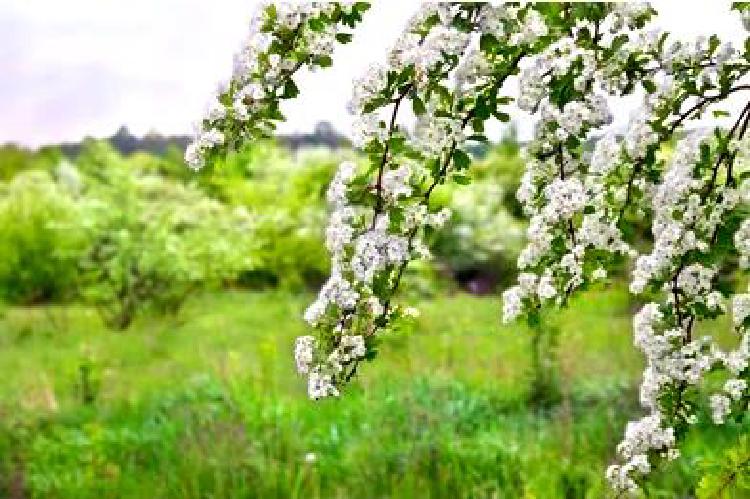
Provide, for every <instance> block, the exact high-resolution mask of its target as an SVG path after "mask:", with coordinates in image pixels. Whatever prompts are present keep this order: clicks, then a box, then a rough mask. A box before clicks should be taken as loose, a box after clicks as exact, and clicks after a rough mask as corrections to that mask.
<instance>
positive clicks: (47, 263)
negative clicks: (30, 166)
mask: <svg viewBox="0 0 750 499" xmlns="http://www.w3.org/2000/svg"><path fill="white" fill-rule="evenodd" d="M0 189H1V190H2V191H4V192H2V198H1V199H0V237H1V238H2V244H0V295H2V296H3V297H4V298H5V299H7V300H8V301H11V302H17V303H37V302H41V301H49V300H60V299H65V298H69V297H70V296H71V294H72V293H73V291H74V289H75V283H76V281H77V268H76V264H77V261H78V258H79V256H80V255H81V253H82V251H83V248H84V246H85V238H84V234H83V232H82V231H81V230H80V228H79V219H80V216H81V214H80V211H79V206H78V205H77V203H76V200H75V199H74V197H73V194H72V193H71V192H70V191H69V190H68V189H67V188H66V187H64V186H62V185H61V184H60V183H57V182H55V180H54V179H53V178H52V177H51V176H50V175H49V174H48V173H46V172H44V171H33V170H32V171H27V172H23V173H19V174H17V175H16V176H15V177H14V178H13V179H12V180H11V181H10V183H9V184H7V185H5V186H2V187H0Z"/></svg>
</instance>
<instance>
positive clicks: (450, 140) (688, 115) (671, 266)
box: [186, 3, 750, 493]
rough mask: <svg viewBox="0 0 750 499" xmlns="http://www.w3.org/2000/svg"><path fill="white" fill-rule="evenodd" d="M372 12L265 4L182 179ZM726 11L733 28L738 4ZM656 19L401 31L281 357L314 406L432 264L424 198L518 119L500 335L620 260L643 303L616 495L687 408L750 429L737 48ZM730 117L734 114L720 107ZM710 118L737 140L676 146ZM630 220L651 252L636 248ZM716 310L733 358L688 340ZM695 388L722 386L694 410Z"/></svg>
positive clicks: (511, 16) (747, 113) (369, 84)
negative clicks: (637, 378) (515, 241)
mask: <svg viewBox="0 0 750 499" xmlns="http://www.w3.org/2000/svg"><path fill="white" fill-rule="evenodd" d="M367 8H368V5H367V4H365V3H322V4H302V5H290V4H282V3H276V4H267V5H264V6H262V7H261V8H260V9H259V10H258V12H257V15H256V17H255V19H254V21H253V23H252V27H251V33H250V36H249V38H248V40H247V43H246V44H245V45H244V47H243V48H242V50H241V52H240V53H239V54H238V55H237V57H236V63H235V71H234V74H233V76H232V78H231V80H230V81H229V83H228V84H227V85H225V86H224V87H222V89H221V90H220V91H219V94H218V96H217V97H216V100H215V102H214V104H213V105H211V106H210V108H209V110H208V112H207V114H206V116H205V118H204V119H203V120H202V121H201V126H200V130H199V131H198V133H197V137H196V139H195V142H194V143H193V144H192V145H191V146H190V147H189V148H188V150H187V153H186V160H187V162H188V163H189V165H190V166H192V167H194V168H200V167H201V166H202V165H203V164H205V163H206V162H208V161H211V159H212V158H213V157H215V156H216V155H218V154H224V153H226V152H227V151H229V150H231V149H233V148H236V147H237V146H238V145H240V144H242V143H243V142H245V141H251V140H253V139H255V138H258V137H264V136H268V135H271V134H272V133H273V129H274V126H275V123H277V122H279V121H281V120H283V119H284V116H283V115H282V114H281V112H280V110H279V103H280V101H281V100H284V99H291V98H294V97H295V96H296V95H297V94H298V88H297V86H296V85H295V82H294V77H295V75H296V74H297V72H298V71H300V70H301V69H303V68H318V67H320V68H325V67H328V66H330V65H331V63H332V56H333V52H334V50H335V47H336V45H337V44H338V43H347V42H349V41H350V40H351V38H352V29H353V28H355V27H356V25H357V24H358V23H359V22H360V21H361V20H362V17H363V15H365V12H366V11H367ZM733 8H734V9H735V10H737V11H738V15H739V16H741V18H742V20H743V22H745V23H746V25H747V21H748V15H750V7H748V5H747V4H744V3H740V4H735V5H734V6H733ZM655 14H656V12H655V11H654V10H653V9H652V8H651V7H650V6H648V5H646V4H632V3H617V4H606V3H560V4H553V3H540V4H523V5H516V4H503V5H497V6H495V5H489V4H479V3H440V4H428V5H425V6H423V7H421V8H420V9H419V10H418V12H416V13H415V14H414V16H413V17H412V19H411V20H410V21H409V23H408V24H407V26H406V28H405V29H404V32H403V34H402V35H401V36H400V37H399V39H398V40H397V41H396V42H395V44H394V45H393V47H392V48H391V49H390V50H389V51H388V52H387V53H386V54H385V57H384V59H383V60H382V61H376V62H374V63H373V64H372V65H371V66H370V68H369V69H368V71H367V72H366V73H365V74H364V75H362V77H361V78H360V79H359V80H358V81H356V82H355V85H354V89H353V92H352V99H351V102H350V104H349V111H350V112H351V113H352V114H353V115H354V116H355V117H356V124H355V126H354V129H353V130H352V135H353V137H354V138H355V143H356V145H357V146H358V147H359V148H360V149H361V151H362V152H363V153H364V154H365V155H366V157H367V163H366V164H365V165H358V164H355V163H353V162H345V163H343V164H341V166H340V168H339V170H338V173H337V174H336V176H335V178H334V180H333V182H332V183H331V185H330V187H329V190H328V202H329V204H330V219H329V223H328V227H327V229H326V244H327V247H328V250H329V251H330V254H331V269H332V270H331V276H330V278H329V279H328V281H327V282H326V283H325V285H324V286H323V287H322V289H321V290H320V293H319V295H318V297H317V299H316V300H315V302H314V303H312V305H310V307H309V308H308V309H307V311H306V313H305V320H306V321H307V322H308V323H309V324H310V326H311V328H312V329H313V330H314V334H311V335H309V336H303V337H300V338H299V339H298V340H297V344H296V346H295V358H296V364H297V368H298V370H299V372H300V373H303V374H305V375H307V376H308V380H309V381H308V387H309V395H310V397H312V398H314V399H317V398H321V397H326V396H332V395H333V396H337V395H339V394H340V392H341V391H342V389H343V387H344V386H345V385H346V383H347V382H348V381H350V380H351V378H352V377H353V376H354V375H355V374H356V371H357V369H358V368H359V366H360V364H361V363H362V361H363V360H371V359H372V358H374V357H375V353H376V344H377V338H378V336H379V335H380V334H382V333H383V332H384V331H387V330H388V328H389V326H391V325H392V324H393V322H394V321H395V320H397V319H399V318H400V317H403V316H405V315H409V314H410V313H413V312H412V310H413V309H411V308H408V307H402V306H400V305H399V304H397V303H396V302H395V301H394V298H395V295H396V293H397V290H398V288H399V284H400V282H401V279H402V276H403V274H404V271H405V269H406V267H407V266H408V264H409V262H411V261H413V260H415V259H420V258H427V257H429V248H428V240H429V237H430V235H431V234H432V233H433V232H434V231H436V230H438V229H439V227H440V226H441V225H442V224H443V223H444V222H445V221H446V220H447V219H448V218H449V217H450V213H449V212H448V211H447V210H439V211H438V210H436V209H435V208H434V206H433V203H431V200H430V198H431V195H432V193H433V191H434V190H435V188H436V187H438V186H439V185H441V184H444V183H446V182H455V183H458V184H465V183H467V182H469V176H468V171H469V170H470V168H471V164H472V157H471V155H470V154H469V153H468V151H467V149H468V147H469V146H470V144H471V143H472V142H485V141H486V140H487V139H486V137H485V135H484V130H485V125H486V123H487V122H488V121H489V120H500V121H508V119H509V115H508V109H510V106H516V107H517V108H519V109H521V110H522V111H525V112H527V113H528V114H529V119H534V120H535V122H536V126H535V129H534V137H533V140H532V141H531V142H530V143H529V144H528V145H527V146H526V148H525V155H526V156H525V157H526V170H525V172H524V174H523V178H522V180H521V186H520V188H519V189H518V192H517V198H518V200H519V201H520V202H521V203H522V205H523V207H524V210H525V212H526V214H527V216H528V218H529V228H528V233H527V246H526V247H525V249H524V250H523V252H522V254H521V255H520V257H519V260H518V268H519V272H520V273H519V278H518V284H517V285H516V286H514V287H512V288H510V289H508V290H507V291H505V292H504V293H503V302H504V304H503V318H504V320H505V321H514V320H517V319H519V318H522V317H524V318H526V320H528V321H530V322H532V323H533V322H535V321H538V320H539V319H538V316H539V314H540V311H541V310H543V309H544V308H545V307H548V306H562V305H565V304H566V302H567V301H568V299H569V298H570V297H571V295H572V294H574V293H576V292H577V291H578V290H581V289H584V288H586V287H587V286H589V285H591V284H592V283H594V282H596V281H601V280H605V279H606V278H607V273H608V271H609V270H611V269H612V268H613V267H614V266H615V265H616V264H618V263H621V262H623V261H624V260H630V261H632V267H633V269H634V270H633V271H632V279H631V284H630V290H631V292H632V293H634V294H637V295H643V296H644V297H645V298H646V300H647V301H648V302H647V303H646V304H645V305H644V306H643V307H642V308H641V310H640V311H639V312H637V313H636V314H635V317H634V320H633V327H634V340H635V345H636V346H637V347H638V348H639V349H640V350H641V351H642V352H643V354H644V355H645V358H646V369H645V371H644V373H643V380H642V385H641V395H640V398H641V403H642V405H643V408H644V411H645V413H646V414H645V416H644V417H643V418H642V419H639V420H637V421H633V422H631V423H629V424H628V425H627V428H626V429H625V436H624V439H623V441H622V443H621V444H620V445H619V446H618V454H619V456H620V461H619V462H618V463H615V464H613V465H612V466H610V467H609V469H608V470H607V477H608V479H609V481H610V483H611V484H612V486H613V487H614V489H615V490H616V491H618V492H619V493H627V492H631V491H634V490H636V489H637V488H638V485H639V484H640V483H641V482H642V481H643V480H644V479H645V476H646V475H647V474H648V473H649V471H650V470H651V469H652V468H653V467H654V466H655V465H656V464H657V463H658V462H659V461H660V460H663V459H667V460H671V459H675V458H677V457H678V456H679V443H680V441H681V439H682V438H683V437H684V436H685V434H686V433H687V432H688V431H689V428H690V425H691V424H693V423H694V422H695V421H696V418H697V414H698V411H699V408H700V407H702V406H708V407H709V408H710V410H711V414H712V417H713V420H714V422H715V423H716V424H722V423H723V422H724V421H726V420H728V419H730V418H732V417H737V416H738V415H741V414H742V413H743V412H745V411H747V410H748V400H749V399H750V397H749V393H748V378H750V369H748V358H749V357H750V334H749V332H748V329H749V328H750V294H748V293H741V292H735V291H736V290H734V289H730V288H728V287H727V286H725V285H722V284H721V283H720V282H719V280H718V276H719V273H720V271H727V270H729V271H734V270H735V269H736V270H739V271H747V270H748V268H750V220H748V218H747V214H748V202H749V201H750V172H749V171H748V168H747V165H748V155H750V142H749V140H748V138H747V129H748V123H750V101H748V99H747V96H748V91H750V81H748V71H749V70H750V41H748V42H746V43H745V46H744V47H740V48H736V47H733V46H732V45H731V44H730V43H726V42H722V40H721V39H720V38H719V37H717V36H710V37H700V38H697V39H694V40H676V39H673V37H672V36H670V34H669V33H666V32H663V31H660V30H656V29H654V28H652V27H651V26H650V22H651V21H652V19H653V18H654V16H655ZM511 79H515V80H516V81H517V88H520V92H513V91H511V90H509V87H511V85H508V83H509V81H510V80H511ZM631 94H635V95H637V96H638V95H641V96H642V102H641V105H640V107H639V109H638V111H637V113H635V114H634V115H633V117H632V118H631V119H630V122H629V124H628V126H627V128H626V130H625V131H624V134H623V135H622V136H619V135H617V134H615V133H614V131H613V130H612V129H611V127H610V124H611V122H612V114H611V111H610V104H611V103H613V102H616V101H617V100H618V99H622V98H623V97H625V96H628V95H631ZM738 99H739V100H740V102H746V103H748V104H745V105H744V106H741V107H740V108H728V107H727V105H728V103H729V102H737V100H738ZM405 112H407V113H409V112H411V113H413V115H415V116H416V121H415V122H414V123H413V124H409V125H405V124H403V123H404V121H405V120H404V119H400V118H403V115H404V113H405ZM712 114H713V115H714V116H717V117H718V116H725V117H729V118H730V124H729V125H728V126H717V127H715V128H713V129H711V130H706V129H705V128H699V129H695V128H694V129H691V128H690V127H689V124H690V122H691V121H693V120H696V119H700V118H702V117H705V116H711V115H712ZM696 130H697V131H696ZM667 144H673V152H672V153H671V154H669V153H666V152H665V151H666V149H665V147H664V146H665V145H667ZM644 223H645V224H648V225H650V227H651V234H652V235H653V244H651V245H650V247H649V248H647V249H644V248H641V247H637V246H636V244H635V241H634V240H633V239H634V238H633V233H634V230H633V227H635V226H636V225H638V224H644ZM727 313H731V319H732V324H733V328H734V333H735V344H734V346H732V347H731V348H727V347H723V348H722V347H720V346H719V344H718V343H717V342H716V341H715V340H714V338H712V337H711V336H708V335H706V334H705V332H704V331H702V330H701V328H700V324H701V322H702V321H706V320H710V319H713V318H716V317H718V316H720V315H722V314H727ZM709 373H711V374H712V376H714V375H717V376H721V377H722V379H723V381H722V382H721V384H720V385H718V388H717V389H716V390H714V393H713V394H711V395H709V396H708V397H707V400H704V399H703V397H704V396H705V395H704V394H705V389H702V388H704V385H705V383H703V381H704V380H705V378H706V377H707V376H708V374H709ZM715 373H718V374H715Z"/></svg>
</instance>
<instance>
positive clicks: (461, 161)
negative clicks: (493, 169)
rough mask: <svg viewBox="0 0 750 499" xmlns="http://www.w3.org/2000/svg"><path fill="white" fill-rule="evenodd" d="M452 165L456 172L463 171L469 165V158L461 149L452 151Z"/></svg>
mask: <svg viewBox="0 0 750 499" xmlns="http://www.w3.org/2000/svg"><path fill="white" fill-rule="evenodd" d="M453 165H454V166H455V167H456V170H465V169H467V168H469V166H470V165H471V157H470V156H469V155H468V154H466V153H465V152H464V151H462V150H461V149H456V150H455V151H453Z"/></svg>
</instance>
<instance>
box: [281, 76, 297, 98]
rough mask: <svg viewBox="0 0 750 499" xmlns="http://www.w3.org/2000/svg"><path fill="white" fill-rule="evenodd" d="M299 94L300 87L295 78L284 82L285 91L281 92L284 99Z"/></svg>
mask: <svg viewBox="0 0 750 499" xmlns="http://www.w3.org/2000/svg"><path fill="white" fill-rule="evenodd" d="M298 95H299V88H297V84H296V83H294V80H287V82H286V83H285V84H284V91H283V93H282V94H281V98H282V99H293V98H295V97H297V96H298Z"/></svg>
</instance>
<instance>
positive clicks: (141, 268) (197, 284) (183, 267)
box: [81, 151, 254, 329]
mask: <svg viewBox="0 0 750 499" xmlns="http://www.w3.org/2000/svg"><path fill="white" fill-rule="evenodd" d="M87 152H91V151H87ZM81 205H82V209H81V212H82V213H83V214H84V216H85V219H84V220H83V222H82V223H83V226H84V227H86V230H87V232H88V234H89V238H90V241H91V242H90V246H89V248H88V251H87V253H86V256H85V258H84V259H83V261H82V262H81V267H82V269H83V271H84V282H85V286H84V288H83V296H84V298H85V299H86V300H88V301H90V302H92V303H94V304H96V305H97V307H98V309H99V310H100V312H101V313H102V314H103V316H104V317H105V320H106V322H107V323H108V324H109V325H110V326H112V327H115V328H117V329H124V328H126V327H128V326H129V325H130V323H131V322H132V321H133V319H134V318H135V316H136V314H137V313H138V312H139V311H141V310H142V309H144V308H147V307H152V308H156V309H157V310H159V311H161V312H171V313H176V312H177V311H179V309H180V307H181V306H182V303H183V302H184V301H185V299H186V298H187V297H188V296H189V295H190V294H191V293H192V292H193V291H195V290H197V289H200V288H202V287H206V286H211V285H218V284H221V283H222V282H223V281H224V280H229V279H233V278H234V277H235V276H236V275H238V274H239V273H240V272H241V271H243V270H246V269H249V268H251V265H252V261H251V259H252V248H253V244H254V243H253V232H252V229H253V227H252V221H251V217H250V215H249V214H248V213H247V212H246V211H244V210H242V209H232V208H231V207H229V206H227V205H224V204H222V203H219V202H218V201H216V200H214V199H211V198H209V197H207V196H206V195H205V194H204V193H203V192H201V191H200V190H199V189H197V188H195V187H191V186H187V185H184V184H180V183H177V182H174V181H172V180H169V179H165V178H164V177H161V176H157V175H152V174H143V173H140V172H139V171H138V170H135V169H133V168H132V167H130V165H129V164H128V165H127V166H124V165H123V166H122V167H118V166H117V163H116V162H115V165H112V164H109V166H108V167H107V168H105V169H101V170H99V171H97V172H96V175H95V176H94V177H92V179H91V182H90V183H89V184H88V185H87V186H86V195H85V196H84V197H83V198H82V201H81Z"/></svg>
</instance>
